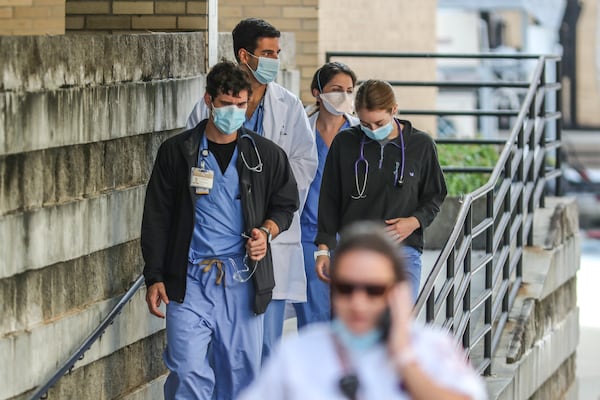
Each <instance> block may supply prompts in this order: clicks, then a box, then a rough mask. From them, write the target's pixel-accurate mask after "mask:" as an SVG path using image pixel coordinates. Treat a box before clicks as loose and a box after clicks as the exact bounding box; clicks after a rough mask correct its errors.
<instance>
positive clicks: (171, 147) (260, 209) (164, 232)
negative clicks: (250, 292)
mask: <svg viewBox="0 0 600 400" xmlns="http://www.w3.org/2000/svg"><path fill="white" fill-rule="evenodd" d="M206 122H207V121H206V120H205V121H202V122H201V123H200V124H198V125H197V126H196V127H194V128H192V129H190V130H187V131H185V132H183V133H181V134H178V135H176V136H174V137H172V138H169V139H168V140H166V141H165V142H164V143H163V144H162V145H161V146H160V148H159V150H158V154H157V156H156V161H155V163H154V168H153V170H152V175H151V176H150V181H149V182H148V187H147V189H146V201H145V204H144V215H143V219H142V235H141V245H142V254H143V257H144V262H145V265H144V278H145V280H146V286H150V285H152V284H154V283H155V282H164V284H165V287H166V290H167V296H168V297H169V299H170V300H175V301H178V302H183V298H184V296H185V288H186V286H185V285H186V274H187V265H188V250H189V246H190V241H191V238H192V234H193V230H194V204H195V200H196V198H197V195H196V194H195V191H194V189H193V188H191V187H190V173H191V169H192V167H194V166H196V164H197V160H198V151H199V146H200V143H201V138H202V135H203V134H204V129H205V127H206ZM243 135H249V136H250V137H252V139H254V142H255V143H256V147H257V150H258V153H259V154H260V157H261V159H262V163H263V169H262V172H260V173H258V172H253V171H250V170H249V169H248V168H246V167H245V166H244V164H243V162H242V159H241V157H238V160H237V164H236V167H237V170H238V174H239V180H240V196H241V204H242V210H243V214H244V225H245V227H246V231H247V233H249V231H250V230H251V229H252V228H255V227H259V226H261V225H262V223H263V222H264V221H265V220H266V219H271V220H273V221H274V222H275V223H276V224H277V226H278V227H279V230H280V231H281V232H283V231H285V230H286V229H288V228H289V226H290V224H291V222H292V216H293V213H294V211H296V210H297V209H298V206H299V200H298V188H297V186H296V180H295V179H294V175H293V173H292V170H291V168H290V165H289V162H288V160H287V156H286V155H285V153H284V151H283V150H282V149H281V148H279V147H278V146H277V145H276V144H274V143H273V142H271V141H270V140H268V139H265V138H263V137H262V136H259V135H257V134H255V133H254V132H251V131H248V130H245V129H244V128H240V130H239V131H238V140H237V146H238V151H239V154H242V153H243V154H244V157H245V159H246V161H247V163H248V165H250V166H255V165H257V164H258V163H259V160H258V159H257V155H256V152H255V149H254V147H253V144H252V142H251V141H250V140H249V139H247V138H243V137H242V136H243ZM253 282H254V288H255V292H256V294H255V299H254V300H255V301H254V305H253V309H254V312H255V313H257V314H260V313H263V312H264V311H265V309H266V307H267V305H268V304H269V302H270V301H271V296H272V292H273V287H274V286H275V280H274V278H273V262H272V260H271V253H270V249H269V250H268V251H267V256H266V257H265V258H263V259H262V260H261V261H260V262H259V264H258V267H257V269H256V272H255V273H254V275H253Z"/></svg>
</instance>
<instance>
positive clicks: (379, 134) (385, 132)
mask: <svg viewBox="0 0 600 400" xmlns="http://www.w3.org/2000/svg"><path fill="white" fill-rule="evenodd" d="M392 121H393V120H392ZM392 121H390V122H389V123H388V124H386V125H384V126H381V127H379V128H377V129H375V130H372V129H371V128H368V127H366V126H364V125H361V126H360V129H362V131H363V132H364V133H365V135H367V137H369V138H371V139H373V140H383V139H385V138H387V137H388V136H390V133H392V130H393V129H394V126H393V125H392Z"/></svg>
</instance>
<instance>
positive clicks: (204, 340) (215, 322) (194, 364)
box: [164, 257, 263, 400]
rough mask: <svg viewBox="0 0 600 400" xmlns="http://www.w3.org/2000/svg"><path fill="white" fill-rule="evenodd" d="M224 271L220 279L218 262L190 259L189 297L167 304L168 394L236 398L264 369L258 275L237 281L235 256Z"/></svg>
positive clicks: (179, 397)
mask: <svg viewBox="0 0 600 400" xmlns="http://www.w3.org/2000/svg"><path fill="white" fill-rule="evenodd" d="M235 262H236V263H237V264H238V265H241V264H242V257H239V260H238V259H237V258H236V259H235ZM223 271H224V276H223V280H222V281H221V283H220V284H219V285H217V284H216V280H217V276H218V274H219V271H218V269H217V268H216V266H214V265H213V267H212V268H210V270H209V271H207V272H203V267H202V266H198V265H193V264H188V273H187V288H186V293H185V299H184V302H183V303H181V304H180V303H177V302H176V301H171V302H169V304H168V305H167V321H166V323H167V348H166V350H165V353H164V361H165V365H166V366H167V368H168V369H169V370H170V371H171V372H170V374H169V376H168V377H167V380H166V382H165V386H164V395H165V399H167V400H171V399H177V400H183V399H186V400H187V399H189V400H192V399H193V400H198V399H207V400H209V399H210V400H213V399H217V400H221V399H222V400H229V399H235V398H236V397H237V395H238V394H239V393H240V391H241V390H242V389H244V388H245V387H246V386H247V385H248V384H249V383H250V382H251V381H252V380H253V379H254V377H255V376H256V374H257V373H258V370H259V369H260V362H261V348H262V335H263V317H262V316H255V315H254V312H253V311H252V304H253V303H252V302H253V301H254V289H253V286H252V281H248V282H244V283H241V282H237V281H235V280H234V279H233V278H232V275H233V266H232V265H231V263H230V262H229V261H225V260H224V261H223ZM209 347H210V351H209Z"/></svg>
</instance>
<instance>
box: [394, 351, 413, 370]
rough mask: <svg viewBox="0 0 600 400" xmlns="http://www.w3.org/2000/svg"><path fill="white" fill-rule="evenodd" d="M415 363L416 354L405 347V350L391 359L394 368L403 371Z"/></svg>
mask: <svg viewBox="0 0 600 400" xmlns="http://www.w3.org/2000/svg"><path fill="white" fill-rule="evenodd" d="M416 361H417V353H416V352H415V351H414V349H413V348H412V347H407V348H406V349H404V350H402V351H401V352H399V353H397V354H395V355H394V356H393V358H392V362H393V363H394V366H395V367H396V368H397V369H399V370H403V369H404V368H406V367H407V366H409V365H410V364H413V363H415V362H416Z"/></svg>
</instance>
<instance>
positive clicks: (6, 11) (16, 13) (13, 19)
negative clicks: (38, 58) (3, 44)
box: [0, 0, 65, 35]
mask: <svg viewBox="0 0 600 400" xmlns="http://www.w3.org/2000/svg"><path fill="white" fill-rule="evenodd" d="M63 33H65V0H0V35H43V34H53V35H60V34H63Z"/></svg>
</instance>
